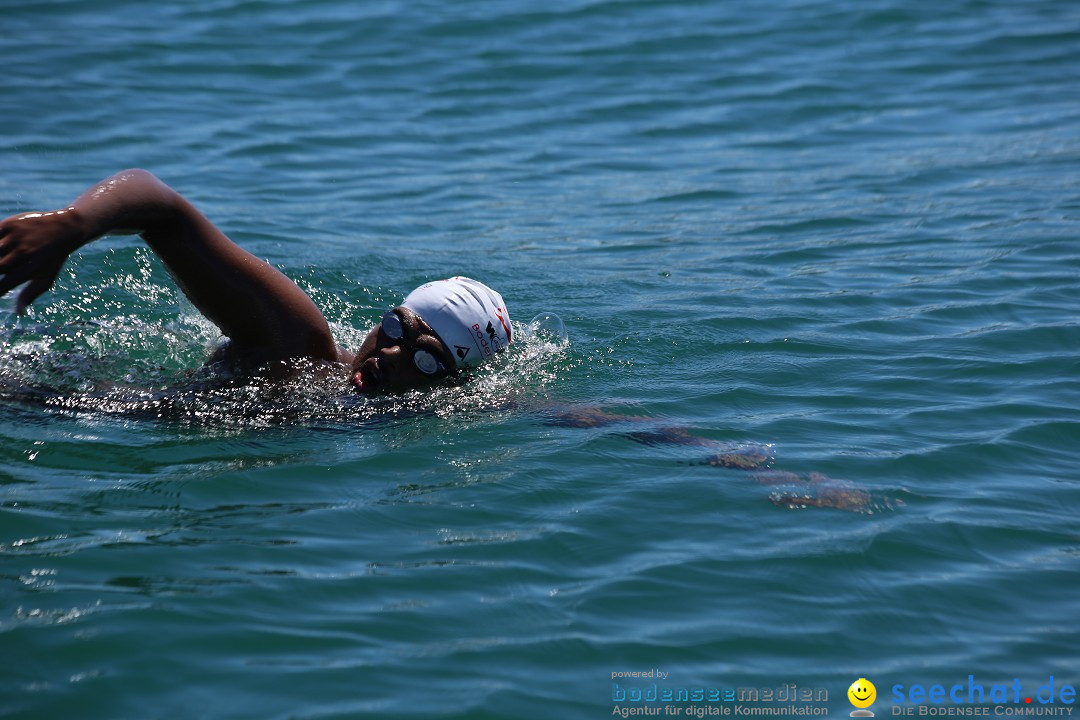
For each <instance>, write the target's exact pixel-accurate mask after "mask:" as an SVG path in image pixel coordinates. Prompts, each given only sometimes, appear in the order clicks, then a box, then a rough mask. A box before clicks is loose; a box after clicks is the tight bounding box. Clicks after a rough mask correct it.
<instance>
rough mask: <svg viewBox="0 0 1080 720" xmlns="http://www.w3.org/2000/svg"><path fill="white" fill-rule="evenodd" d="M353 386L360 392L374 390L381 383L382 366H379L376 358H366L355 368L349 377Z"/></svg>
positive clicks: (380, 385)
mask: <svg viewBox="0 0 1080 720" xmlns="http://www.w3.org/2000/svg"><path fill="white" fill-rule="evenodd" d="M349 380H350V381H351V382H352V384H353V386H354V387H356V388H357V389H358V390H360V391H361V392H376V391H378V389H379V388H380V387H382V384H383V380H384V378H383V374H382V368H380V367H379V359H378V358H373V357H372V358H368V359H367V360H365V361H364V362H363V363H361V364H360V367H359V368H357V369H356V370H355V371H354V372H353V374H352V377H351V378H349Z"/></svg>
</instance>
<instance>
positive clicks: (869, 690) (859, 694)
mask: <svg viewBox="0 0 1080 720" xmlns="http://www.w3.org/2000/svg"><path fill="white" fill-rule="evenodd" d="M847 697H848V700H850V701H851V704H852V705H854V706H855V708H856V709H855V710H852V711H851V717H874V713H873V712H872V711H870V710H867V709H866V708H868V707H870V706H871V705H873V704H874V700H876V699H877V688H876V687H874V683H872V682H870V681H869V680H867V679H866V678H859V679H858V680H856V681H855V682H853V683H851V687H849V688H848V689H847Z"/></svg>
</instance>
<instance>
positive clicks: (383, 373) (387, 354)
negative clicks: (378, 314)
mask: <svg viewBox="0 0 1080 720" xmlns="http://www.w3.org/2000/svg"><path fill="white" fill-rule="evenodd" d="M391 312H393V313H395V314H397V316H398V317H399V318H401V325H402V328H403V330H404V335H403V336H402V338H401V339H400V340H392V339H391V338H389V337H387V336H386V333H385V332H383V329H382V323H379V324H378V325H376V326H375V327H373V328H372V329H371V330H370V331H369V332H368V334H367V337H365V338H364V342H363V343H361V345H360V348H359V349H358V350H357V351H356V353H355V354H354V355H352V357H351V359H349V360H348V365H349V381H350V382H351V383H352V384H353V386H354V387H356V388H358V389H359V390H361V391H363V392H378V391H380V390H402V389H406V388H413V387H422V386H424V385H429V384H431V383H433V382H437V381H438V380H440V379H442V378H444V377H446V376H447V375H449V374H451V373H453V372H454V370H455V368H456V367H457V366H456V363H455V362H454V356H453V354H451V353H450V351H449V349H447V347H446V345H444V344H443V343H442V341H441V340H439V338H438V337H437V336H436V335H435V331H434V330H432V329H431V327H430V326H429V325H428V324H427V323H426V322H424V320H423V319H422V318H421V317H420V316H419V315H417V314H416V313H414V312H413V311H412V310H409V309H408V308H406V307H396V308H394V309H393V310H392V311H391ZM416 350H426V351H428V352H429V353H431V354H432V355H434V356H435V357H436V358H437V359H438V360H439V362H440V363H442V366H443V368H445V369H443V370H440V371H439V372H437V373H436V374H435V375H425V374H424V373H422V372H420V370H419V368H417V367H416V364H415V362H414V361H413V353H414V352H415V351H416Z"/></svg>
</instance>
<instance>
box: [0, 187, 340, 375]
mask: <svg viewBox="0 0 1080 720" xmlns="http://www.w3.org/2000/svg"><path fill="white" fill-rule="evenodd" d="M108 234H138V235H140V236H142V238H143V240H144V241H145V242H146V244H147V245H148V246H149V247H150V248H151V250H153V251H154V253H155V254H156V255H157V256H158V257H160V258H161V260H162V262H164V263H165V266H166V267H167V268H168V269H169V271H170V272H171V273H172V275H173V277H174V278H175V279H176V282H177V284H178V285H179V286H180V289H181V290H183V292H184V294H186V295H187V296H188V298H189V299H190V300H191V301H192V303H194V304H195V306H196V307H197V308H198V309H199V310H200V311H201V312H202V313H203V314H204V315H206V317H207V318H209V319H210V320H211V321H212V322H213V323H214V324H215V325H217V326H218V328H220V329H221V332H222V333H223V334H224V335H225V336H227V337H228V338H230V339H231V340H232V345H233V349H234V350H235V351H236V352H237V353H238V354H240V355H241V356H243V357H245V358H247V359H249V360H251V361H255V362H259V363H263V362H269V361H274V360H285V359H289V358H296V357H308V358H313V359H318V360H332V361H333V360H338V359H339V351H338V349H337V347H336V345H335V343H334V340H333V336H332V335H331V333H330V328H329V326H328V324H327V322H326V319H325V318H324V317H323V315H322V313H321V312H320V311H319V309H318V308H317V307H316V306H315V303H314V302H312V300H311V298H309V297H308V296H307V294H306V293H305V292H304V291H303V290H301V289H300V288H299V287H297V285H296V284H295V283H294V282H293V281H291V280H289V279H288V278H287V277H285V275H283V274H282V273H281V272H279V271H278V270H277V269H275V268H274V267H272V266H271V265H270V264H268V263H266V262H263V261H262V260H259V259H258V258H256V257H255V256H254V255H252V254H251V253H249V252H247V251H246V250H244V249H242V248H241V247H239V246H238V245H236V244H235V243H233V242H232V241H231V240H230V239H229V238H228V237H226V236H225V234H224V233H223V232H221V230H219V229H218V228H217V227H215V226H214V224H213V223H211V222H210V221H209V220H208V219H207V218H206V217H205V216H203V214H202V213H200V212H199V211H198V210H197V209H195V207H194V206H193V205H192V204H191V203H189V202H188V201H187V200H185V199H184V198H183V197H181V195H180V194H179V193H177V192H176V191H175V190H173V189H172V188H170V187H169V186H168V185H166V184H165V183H163V182H161V181H160V180H158V179H157V178H156V177H154V176H153V175H152V174H150V173H149V172H146V171H145V170H124V171H122V172H119V173H117V174H116V175H113V176H112V177H109V178H106V179H105V180H102V181H101V182H100V183H98V184H97V185H95V186H93V187H91V188H90V189H89V190H87V191H86V192H84V193H83V194H82V195H80V196H79V198H78V199H76V200H75V202H74V203H72V204H71V205H70V206H69V207H67V208H64V209H60V210H54V211H51V212H32V213H22V214H20V215H14V216H12V217H9V218H7V219H6V220H3V221H0V295H4V294H6V293H7V292H9V291H11V290H12V289H13V288H15V287H17V286H19V285H21V284H23V283H26V287H25V288H23V290H22V291H21V292H20V293H19V296H18V300H17V303H16V308H17V311H18V312H19V313H22V312H23V311H24V310H25V309H26V307H27V306H28V305H29V304H30V303H31V302H33V301H34V300H35V299H36V298H37V297H38V296H40V295H41V294H42V293H44V292H45V291H46V290H48V289H49V288H50V287H52V284H53V283H54V282H55V281H56V277H57V275H58V274H59V272H60V269H61V267H63V264H64V261H65V260H66V259H67V258H68V256H69V255H71V254H72V253H73V252H75V251H76V250H78V249H79V248H80V247H82V246H83V245H85V244H87V243H89V242H91V241H93V240H95V239H97V238H99V237H101V236H102V235H108Z"/></svg>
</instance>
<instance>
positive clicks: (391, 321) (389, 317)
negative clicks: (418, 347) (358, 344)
mask: <svg viewBox="0 0 1080 720" xmlns="http://www.w3.org/2000/svg"><path fill="white" fill-rule="evenodd" d="M382 331H383V335H385V336H386V337H388V338H390V339H391V340H400V339H401V338H403V337H405V326H404V325H402V324H401V318H399V317H398V316H397V313H395V312H388V313H386V314H385V315H383V316H382Z"/></svg>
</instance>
